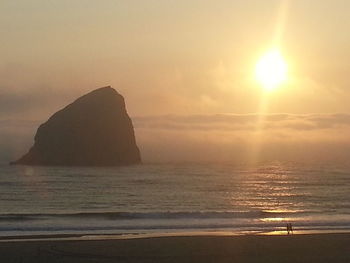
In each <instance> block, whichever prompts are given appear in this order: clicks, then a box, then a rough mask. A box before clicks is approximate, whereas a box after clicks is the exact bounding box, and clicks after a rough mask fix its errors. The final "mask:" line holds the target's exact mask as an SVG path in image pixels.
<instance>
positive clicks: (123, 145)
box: [12, 87, 141, 166]
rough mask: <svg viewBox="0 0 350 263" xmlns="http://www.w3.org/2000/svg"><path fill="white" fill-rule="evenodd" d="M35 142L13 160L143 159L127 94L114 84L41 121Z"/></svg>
mask: <svg viewBox="0 0 350 263" xmlns="http://www.w3.org/2000/svg"><path fill="white" fill-rule="evenodd" d="M34 141H35V142H34V145H33V147H32V148H31V149H30V150H29V152H28V153H27V154H25V155H24V156H23V157H22V158H20V159H19V160H17V161H15V162H13V163H12V164H24V165H62V166H117V165H129V164H137V163H140V162H141V157H140V151H139V149H138V147H137V145H136V141H135V135H134V129H133V126H132V122H131V119H130V118H129V116H128V114H127V112H126V109H125V102H124V98H123V97H122V96H121V95H120V94H119V93H118V92H117V91H116V90H114V89H113V88H111V87H104V88H100V89H97V90H94V91H92V92H90V93H88V94H86V95H84V96H82V97H80V98H78V99H77V100H76V101H74V102H73V103H72V104H70V105H68V106H66V107H65V108H64V109H62V110H60V111H58V112H56V113H55V114H54V115H52V116H51V117H50V118H49V120H48V121H47V122H45V123H44V124H42V125H40V127H39V128H38V130H37V133H36V135H35V138H34Z"/></svg>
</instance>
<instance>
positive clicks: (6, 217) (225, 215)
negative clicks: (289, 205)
mask: <svg viewBox="0 0 350 263" xmlns="http://www.w3.org/2000/svg"><path fill="white" fill-rule="evenodd" d="M296 213H298V214H300V213H304V212H303V211H302V212H271V211H263V210H257V211H232V212H221V211H214V212H79V213H28V214H25V213H13V214H0V221H22V220H23V221H24V220H40V219H47V218H72V219H74V218H78V219H82V218H91V219H94V218H95V219H109V220H123V219H129V220H130V219H230V218H232V219H235V218H242V219H244V218H247V219H252V218H270V217H271V218H273V217H287V216H292V215H293V214H294V215H295V214H296Z"/></svg>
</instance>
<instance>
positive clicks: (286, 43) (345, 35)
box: [0, 0, 350, 163]
mask: <svg viewBox="0 0 350 263" xmlns="http://www.w3.org/2000/svg"><path fill="white" fill-rule="evenodd" d="M349 10H350V1H348V0H332V1H330V0H308V1H305V0H289V1H288V0H265V1H261V0H236V1H232V0H217V1H211V0H186V1H185V0H128V1H114V0H113V1H112V0H104V1H93V0H74V1H71V0H56V1H53V0H45V1H44V0H26V1H20V0H1V1H0V36H1V45H0V58H1V59H0V123H1V127H0V163H1V161H4V162H7V161H8V160H10V159H12V158H15V157H14V156H16V157H17V155H18V154H20V153H22V152H23V151H25V149H27V148H28V147H29V146H30V145H31V144H32V140H33V139H32V137H33V135H34V133H35V129H36V127H37V125H38V124H40V123H41V122H43V121H45V120H47V119H48V117H49V116H50V115H52V114H53V113H54V112H55V111H57V110H59V109H60V108H62V107H63V106H65V105H66V104H68V103H70V102H72V101H73V100H74V99H76V98H77V97H79V96H81V95H83V94H84V93H86V92H89V91H91V90H93V89H95V88H98V87H103V86H107V85H111V86H113V87H114V88H115V89H117V90H118V91H119V92H120V93H121V94H122V95H123V96H124V97H125V99H126V103H127V108H128V112H129V114H130V116H131V117H132V119H133V121H134V125H135V131H136V135H137V140H138V142H139V145H140V148H141V150H142V152H143V157H144V159H146V160H149V161H174V160H179V161H197V160H198V161H201V160H205V161H208V160H224V161H230V160H233V159H238V160H240V159H242V158H243V157H242V156H240V157H239V156H238V155H240V154H239V153H242V152H249V149H250V147H251V144H252V141H254V140H255V139H254V138H256V136H257V135H256V133H259V134H260V135H261V136H260V139H259V140H261V141H260V145H261V147H260V148H261V149H260V150H261V151H262V152H263V153H264V154H263V155H264V156H265V157H266V158H267V157H268V156H271V157H269V158H271V159H274V158H277V157H279V158H282V157H283V159H292V160H294V159H305V158H306V157H308V158H311V159H319V160H321V159H323V158H330V157H331V156H333V157H334V158H337V159H341V158H340V155H341V156H344V157H345V156H346V155H347V154H350V148H349V147H348V146H347V145H350V138H347V134H349V133H348V131H349V124H348V119H349V118H350V117H349V114H350V106H349V103H348V101H349V99H350V85H349V84H350V80H349V76H350V33H349V30H348V29H349V27H350V16H349V15H348V14H349ZM276 46H277V47H278V49H280V51H281V53H282V54H283V56H284V58H285V60H286V62H287V64H288V81H287V82H286V83H285V84H284V85H283V87H281V88H279V89H277V90H275V91H273V92H271V93H269V94H268V95H266V94H264V91H263V90H262V89H261V87H260V85H259V83H257V82H256V81H255V79H254V67H255V64H256V63H257V61H258V59H259V57H260V56H261V55H262V54H264V52H266V51H267V50H269V49H270V48H271V47H276ZM266 96H268V98H266ZM263 100H265V104H266V105H265V107H264V112H263V114H264V115H265V117H264V118H263V121H260V124H261V123H263V124H261V125H260V126H261V127H260V128H259V130H257V125H256V123H259V117H258V115H259V114H260V115H261V114H262V113H261V112H260V111H261V104H262V101H263ZM169 116H171V118H170V117H169ZM223 116H224V117H225V118H222V117H223ZM252 116H253V117H252ZM276 116H284V118H286V119H283V120H280V119H278V118H277V117H276ZM167 118H168V119H170V120H169V122H170V123H167V121H165V120H167ZM160 119H161V120H160ZM251 119H253V120H254V121H251ZM260 119H261V118H260ZM319 119H321V120H322V121H319ZM185 120H186V121H185ZM243 120H244V121H243ZM247 120H250V121H247ZM286 120H288V125H286V123H285V122H287V121H286ZM291 120H292V124H293V125H292V126H293V128H291ZM325 120H326V121H325ZM184 122H185V123H184ZM294 122H296V123H297V124H295V123H294ZM237 123H239V124H240V123H243V124H242V125H241V126H240V127H237V125H236V124H237ZM202 126H203V128H200V129H199V128H198V127H202ZM238 126H239V125H238ZM242 126H244V128H242ZM170 127H171V128H170ZM176 127H177V128H176ZM179 127H183V128H184V129H179ZM310 127H311V128H310ZM159 138H162V139H161V140H159ZM262 138H263V139H262ZM306 144H307V145H309V146H310V147H307V148H308V149H309V151H306V153H305V151H302V150H300V148H305V147H303V146H305V145H306ZM300 145H302V146H300ZM281 152H282V153H283V154H281ZM247 154H248V153H247ZM321 155H322V156H321ZM243 156H244V154H243ZM238 157H239V158H238Z"/></svg>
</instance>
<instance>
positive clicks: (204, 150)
mask: <svg viewBox="0 0 350 263" xmlns="http://www.w3.org/2000/svg"><path fill="white" fill-rule="evenodd" d="M133 121H134V126H135V130H136V134H137V138H138V141H139V144H140V145H141V148H142V150H143V153H144V158H145V159H146V160H151V161H154V160H155V161H157V160H161V161H172V160H177V161H228V162H231V161H237V162H242V161H247V160H249V159H252V158H259V159H261V160H283V161H322V162H324V161H330V162H334V161H345V160H347V156H349V154H350V136H349V134H350V114H267V115H257V114H214V115H186V116H184V115H183V116H179V115H164V116H145V117H135V118H133ZM253 155H255V156H253Z"/></svg>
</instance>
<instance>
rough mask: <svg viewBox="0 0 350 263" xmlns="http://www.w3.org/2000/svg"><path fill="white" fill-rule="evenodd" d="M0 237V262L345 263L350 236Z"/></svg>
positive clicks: (349, 250) (345, 234)
mask: <svg viewBox="0 0 350 263" xmlns="http://www.w3.org/2000/svg"><path fill="white" fill-rule="evenodd" d="M90 238H91V239H89V238H87V237H85V238H79V237H72V238H71V239H69V238H67V239H65V240H60V239H59V238H58V239H55V240H45V239H42V240H37V241H33V239H31V240H30V241H28V240H25V239H23V240H19V239H17V240H2V241H1V242H0V261H1V262H22V263H31V262H33V263H34V262H35V263H40V262H61V263H70V262H72V263H73V262H74V263H79V262H99V263H104V262H106V263H107V262H132V263H133V262H260V263H261V262H298V263H300V262H308V263H311V262H317V263H320V262H327V263H328V262H332V263H337V262H339V263H346V262H350V234H348V233H344V234H305V235H304V234H300V235H241V236H215V235H212V236H159V237H142V238H122V239H121V238H118V237H116V239H114V238H113V237H111V238H98V237H90Z"/></svg>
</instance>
